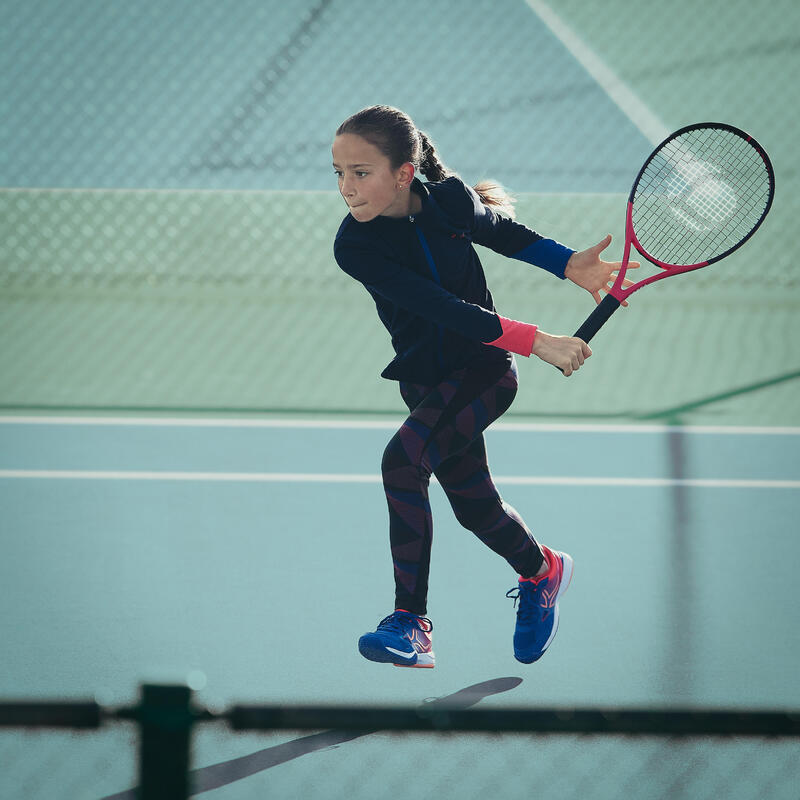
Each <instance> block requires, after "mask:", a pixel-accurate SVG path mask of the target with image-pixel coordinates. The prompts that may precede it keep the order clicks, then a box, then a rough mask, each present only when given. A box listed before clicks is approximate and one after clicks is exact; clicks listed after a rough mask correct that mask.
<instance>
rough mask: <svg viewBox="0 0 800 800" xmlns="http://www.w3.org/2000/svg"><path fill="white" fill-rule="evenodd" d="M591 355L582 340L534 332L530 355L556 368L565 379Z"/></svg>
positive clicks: (587, 346) (540, 331)
mask: <svg viewBox="0 0 800 800" xmlns="http://www.w3.org/2000/svg"><path fill="white" fill-rule="evenodd" d="M591 354H592V350H591V348H590V347H589V345H588V344H586V342H584V341H583V340H582V339H576V338H575V337H574V336H553V335H552V334H550V333H545V332H544V331H542V330H537V331H536V336H535V337H534V339H533V347H532V348H531V355H532V356H538V357H539V358H541V359H542V361H546V362H547V363H548V364H552V365H553V366H554V367H558V368H559V369H560V370H561V371H562V372H563V373H564V376H565V377H569V376H570V375H572V373H573V372H575V370H576V369H578V368H579V367H580V366H581V364H583V363H584V361H585V360H586V359H587V358H589V356H590V355H591Z"/></svg>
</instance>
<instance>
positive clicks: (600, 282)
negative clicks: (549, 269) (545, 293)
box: [564, 234, 640, 306]
mask: <svg viewBox="0 0 800 800" xmlns="http://www.w3.org/2000/svg"><path fill="white" fill-rule="evenodd" d="M610 244H611V234H609V235H608V236H606V238H605V239H603V240H602V241H601V242H598V243H597V244H596V245H595V246H594V247H590V248H588V249H587V250H581V251H579V252H575V253H573V254H572V255H571V256H570V257H569V261H567V268H566V269H565V270H564V275H565V277H567V278H569V279H570V280H571V281H572V282H573V283H576V284H577V285H578V286H580V287H581V288H582V289H586V291H587V292H589V294H591V295H592V297H594V301H595V303H599V302H600V301H601V300H602V297H601V296H600V292H608V290H609V289H610V288H611V286H612V285H613V283H614V281H615V280H616V278H617V274H618V272H619V268H620V266H621V264H622V262H621V261H603V259H601V258H600V253H602V252H603V250H605V249H606V247H608V246H609V245H610ZM639 266H640V265H639V262H638V261H630V262H628V269H637V268H638V267H639ZM632 283H633V281H629V280H628V279H627V278H626V279H625V280H624V281H623V282H622V286H623V287H627V286H630V285H631V284H632ZM622 305H623V306H627V305H628V303H627V301H625V300H623V301H622Z"/></svg>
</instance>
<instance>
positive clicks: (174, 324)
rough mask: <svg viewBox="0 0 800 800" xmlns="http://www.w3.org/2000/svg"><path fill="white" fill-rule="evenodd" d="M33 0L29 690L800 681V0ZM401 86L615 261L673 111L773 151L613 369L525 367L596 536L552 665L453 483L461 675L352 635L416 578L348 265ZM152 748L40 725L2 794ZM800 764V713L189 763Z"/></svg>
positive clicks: (446, 558)
mask: <svg viewBox="0 0 800 800" xmlns="http://www.w3.org/2000/svg"><path fill="white" fill-rule="evenodd" d="M0 12H2V17H3V19H4V20H6V21H7V22H8V23H9V24H4V25H3V26H1V27H0V415H2V416H0V509H2V511H1V512H0V529H1V531H2V556H1V557H0V585H2V586H3V596H4V600H5V604H4V609H5V613H4V614H2V615H0V641H2V642H3V657H2V663H3V669H2V670H0V699H3V698H10V697H21V696H27V697H34V698H53V699H56V698H64V697H92V696H95V695H96V696H97V697H98V698H99V699H101V700H102V702H103V703H109V704H116V703H126V702H129V701H132V700H133V698H134V697H135V696H136V692H137V690H138V686H139V684H140V683H141V682H142V681H146V680H155V681H165V680H167V681H169V680H180V681H184V680H187V676H190V675H191V676H193V677H192V680H193V681H196V682H197V685H198V687H201V688H198V691H197V696H198V699H199V701H201V702H203V703H206V704H209V705H211V706H213V707H221V706H224V705H226V704H229V703H231V702H234V701H244V702H281V703H284V702H285V703H293V702H326V703H327V702H330V703H338V702H354V703H371V702H391V703H404V704H419V703H422V702H423V701H425V700H426V699H430V698H441V697H449V696H451V695H454V694H458V693H462V695H463V692H464V690H467V694H469V693H470V692H471V693H472V694H471V695H470V696H473V698H477V697H480V698H481V699H480V704H481V705H484V706H488V707H492V706H497V707H501V706H502V707H507V706H517V705H520V706H543V705H544V706H548V705H558V706H564V707H577V706H582V705H588V706H592V705H611V706H615V707H616V706H620V707H621V706H629V705H636V706H642V707H654V708H675V707H679V706H688V707H691V708H695V707H707V706H710V707H733V708H737V709H742V710H746V709H764V708H770V709H779V710H787V709H798V708H800V688H799V687H800V684H798V681H797V663H798V659H799V658H800V639H799V638H798V635H797V632H796V629H797V622H798V618H800V615H799V614H798V612H799V611H800V608H799V607H798V600H797V592H796V590H795V585H796V580H795V572H796V566H795V565H796V563H797V562H798V556H800V545H798V540H797V535H796V531H797V520H798V518H800V491H799V489H800V433H799V432H800V393H799V392H798V387H800V355H798V352H799V351H798V349H797V348H796V347H795V346H794V344H793V343H794V341H795V339H796V327H797V321H798V318H799V317H800V265H799V264H798V261H797V259H796V258H795V257H794V251H795V249H796V248H795V242H794V238H795V237H794V230H795V228H796V220H797V218H798V216H800V178H799V177H798V172H797V168H796V166H795V160H796V159H795V149H796V138H797V136H796V132H797V130H798V126H799V125H800V111H799V109H800V102H798V101H800V96H799V95H798V89H797V83H796V81H795V80H794V79H793V76H795V75H797V74H798V71H800V38H798V34H797V30H798V28H799V27H800V6H798V5H797V3H796V2H791V1H790V0H779V1H778V2H772V3H769V4H760V5H759V4H753V3H747V2H744V0H732V1H731V0H726V1H725V2H723V0H711V2H707V3H704V4H697V3H696V2H691V1H690V0H678V1H677V2H673V3H660V4H659V3H655V2H650V1H649V0H648V1H647V2H642V3H638V4H636V5H635V7H634V6H632V5H630V4H626V3H622V2H617V1H616V0H615V1H614V2H611V3H606V4H604V5H603V6H602V7H600V6H598V5H597V4H596V3H589V2H585V1H584V0H561V2H559V3H557V4H556V3H550V4H547V3H544V2H540V0H527V2H525V1H523V0H476V2H470V3H460V2H456V0H433V2H431V0H404V2H402V3H395V2H391V1H390V0H378V1H377V2H376V0H296V1H295V0H293V2H291V3H285V2H279V1H278V0H268V1H267V2H255V0H247V1H246V2H240V3H231V4H225V3H223V4H220V3H217V2H214V0H171V2H169V3H166V4H165V3H163V2H161V0H141V2H137V3H135V4H128V5H126V6H125V7H124V8H122V7H121V6H119V5H118V4H97V3H89V4H87V3H85V2H78V0H69V2H62V3H55V2H43V3H28V4H23V3H11V2H10V1H9V0H0ZM398 31H403V32H405V34H407V35H405V36H404V38H403V40H402V52H403V58H404V59H405V61H404V63H406V64H407V65H408V68H407V69H402V70H398V69H397V67H396V64H397V52H398V36H397V32H398ZM376 54H380V55H381V57H376ZM377 102H382V103H383V102H385V103H391V104H393V105H397V106H399V107H401V108H404V109H405V110H407V111H408V112H409V113H411V114H412V116H413V117H414V119H415V120H416V122H417V123H418V125H419V126H420V128H422V129H424V130H426V131H427V132H428V133H429V134H430V135H431V136H432V138H433V139H434V141H436V143H437V146H438V147H439V149H440V151H441V153H442V155H443V157H444V160H445V162H446V163H447V164H448V165H449V166H451V167H452V168H453V169H454V170H456V171H458V172H459V173H460V174H461V175H462V176H463V177H464V178H465V179H466V180H467V181H470V182H475V181H477V180H479V179H481V178H484V177H487V176H488V177H495V178H497V179H499V180H501V181H503V182H504V183H505V184H506V185H507V186H508V187H509V189H511V191H512V192H513V193H514V194H515V195H516V196H517V198H518V204H517V217H518V219H519V220H520V221H522V222H525V223H526V224H528V225H530V226H531V227H533V228H535V229H536V230H537V231H539V232H540V233H542V234H544V235H548V236H552V237H553V238H556V239H559V240H560V241H563V242H564V243H566V244H569V245H571V246H573V247H576V248H584V247H587V246H590V245H592V244H594V243H595V242H597V241H599V240H600V239H601V238H602V237H603V236H604V235H605V234H606V233H612V234H613V235H614V242H613V244H612V245H611V247H610V248H609V253H610V255H611V256H613V257H615V258H618V257H619V256H620V255H621V250H622V243H623V241H622V240H623V222H624V209H625V200H626V196H627V192H628V190H629V187H630V184H631V182H632V180H633V178H634V176H635V174H636V171H637V170H638V168H639V166H640V165H641V163H642V161H643V159H644V158H645V157H646V155H647V154H648V153H649V152H650V151H651V149H652V147H653V145H654V144H655V143H656V142H657V141H658V140H659V139H660V138H662V137H663V136H665V135H666V134H667V133H668V132H669V131H670V130H674V129H677V128H678V127H681V126H683V125H686V124H689V123H693V122H700V121H706V120H718V121H723V122H729V123H732V124H734V125H737V126H739V127H742V128H744V129H745V130H747V131H748V132H750V133H751V134H752V135H753V136H755V137H756V138H757V139H758V140H759V141H760V142H761V144H762V145H763V146H764V147H765V148H766V150H767V151H768V152H769V154H770V156H771V158H772V161H773V164H774V167H775V172H776V187H777V189H776V198H775V202H774V205H773V208H772V210H771V212H770V215H769V217H768V218H767V220H766V221H765V223H764V225H763V226H762V228H761V229H760V230H759V232H758V233H757V235H756V236H755V237H754V238H753V240H752V241H751V242H748V243H747V245H746V246H745V247H744V248H742V250H741V251H739V252H737V253H736V254H734V256H732V257H730V258H728V259H725V260H724V261H723V262H720V263H719V264H716V265H713V266H712V267H710V268H709V269H707V270H701V271H699V272H697V273H693V274H691V275H687V276H682V277H679V278H677V279H675V280H670V281H666V282H663V283H661V284H660V285H658V286H654V287H649V288H647V289H645V290H644V291H643V292H641V293H640V294H637V295H635V296H634V297H633V298H632V301H631V306H630V308H629V309H625V310H621V311H620V312H619V313H618V314H617V315H615V317H614V319H613V320H612V321H610V322H609V324H608V325H607V326H606V327H605V328H604V329H603V330H602V331H601V332H600V333H599V334H598V336H597V337H596V338H595V339H594V340H593V342H592V347H593V349H594V356H593V357H592V359H591V360H590V361H589V362H588V364H587V366H586V368H584V369H581V371H580V372H579V373H578V374H577V375H575V376H574V377H572V378H570V379H569V380H565V379H563V378H562V377H561V376H559V375H558V374H557V372H556V371H555V370H553V369H552V368H550V367H549V366H547V365H545V364H542V363H541V362H538V361H536V360H525V359H519V368H520V376H521V387H520V392H519V394H518V396H517V399H516V401H515V403H514V405H513V406H512V408H511V410H510V411H509V412H508V414H507V415H506V416H505V418H504V420H503V421H502V422H501V423H498V424H497V425H496V426H494V427H493V428H492V429H491V430H490V431H489V433H488V442H489V451H490V459H491V461H490V463H491V465H492V469H493V472H494V474H495V475H496V478H497V483H498V485H499V487H500V489H501V491H502V493H503V495H504V497H505V499H506V500H507V501H508V502H509V503H511V504H512V505H513V506H514V507H515V508H516V509H517V510H518V511H519V512H520V513H521V514H522V515H523V517H524V518H525V519H526V520H527V522H528V523H529V525H530V526H531V528H532V529H533V531H534V533H535V535H536V536H537V537H538V538H540V539H541V540H542V541H543V542H545V543H547V544H550V545H552V546H554V547H557V548H561V549H564V550H566V551H567V552H569V553H571V554H572V555H573V557H574V558H575V564H576V572H575V578H574V581H573V585H572V586H571V587H570V590H569V592H568V593H567V595H566V596H565V598H564V601H563V604H562V627H561V629H560V631H559V634H558V637H557V639H556V641H555V643H554V645H553V647H552V650H551V651H550V652H549V653H548V654H547V655H546V657H545V658H544V659H542V661H541V662H539V663H537V664H535V665H532V666H528V667H526V666H523V665H521V664H519V663H517V662H516V661H514V659H513V655H512V650H511V634H512V630H513V621H514V612H513V609H512V604H511V601H510V600H508V599H507V598H506V597H505V596H504V595H505V591H506V590H507V589H509V588H511V586H513V584H514V576H513V575H512V574H510V571H509V568H508V567H507V565H505V563H504V562H502V561H501V560H499V559H498V558H497V557H496V556H494V555H493V554H492V553H490V552H489V551H488V550H486V549H485V548H483V547H482V546H481V545H480V544H479V543H478V542H477V540H475V539H474V538H473V537H472V536H471V535H470V534H469V533H468V532H466V531H464V530H462V529H460V528H459V526H458V525H457V523H456V522H455V520H454V519H453V518H452V515H451V512H450V510H449V507H448V506H447V504H446V502H445V501H444V498H443V495H442V493H441V492H440V491H439V490H438V487H435V486H434V487H433V488H432V492H431V496H432V503H433V508H434V519H435V530H436V534H435V543H434V554H433V562H432V580H431V596H430V616H431V617H432V618H433V620H434V624H435V648H436V653H437V666H436V669H435V670H432V671H431V670H397V669H394V668H391V667H381V666H378V665H375V664H372V663H368V662H366V661H365V660H363V659H361V658H360V656H359V655H358V653H357V651H356V646H355V643H356V640H357V638H358V636H359V635H360V634H361V633H363V632H365V631H367V630H369V629H371V628H374V626H375V624H376V623H377V622H378V620H379V619H381V617H383V616H384V615H385V614H386V613H388V612H389V610H390V606H391V603H392V585H391V562H390V559H389V552H388V533H387V530H386V527H387V525H386V517H387V514H386V509H385V500H384V496H383V492H382V490H381V485H380V478H379V467H380V456H381V453H382V450H383V447H384V445H385V442H386V441H388V439H389V438H390V436H391V435H392V431H393V430H394V429H395V427H396V426H397V425H398V424H399V422H400V421H401V412H402V403H401V400H400V398H399V395H398V392H397V387H396V385H395V384H393V383H390V382H388V381H383V380H381V379H380V378H379V377H378V375H379V373H380V371H381V369H382V368H383V366H384V365H385V364H386V363H387V362H388V361H389V360H390V358H391V357H392V353H391V347H390V344H389V342H388V337H387V336H386V335H385V331H384V330H383V329H382V328H381V327H380V324H379V322H378V320H377V317H376V315H375V309H374V305H373V303H372V301H371V299H370V298H369V296H368V295H367V294H366V293H365V292H364V291H363V289H362V288H361V287H360V286H358V285H357V284H355V283H354V282H353V281H352V280H350V279H349V278H347V276H345V275H344V274H343V273H342V272H340V271H339V270H338V268H337V267H336V264H335V262H334V260H333V255H332V242H333V237H334V235H335V233H336V230H337V227H338V225H339V223H340V221H341V219H342V216H343V213H344V210H345V209H344V206H343V204H342V201H341V198H340V197H339V196H338V194H337V193H336V191H335V183H334V176H333V174H332V171H331V168H330V142H331V138H332V135H333V131H334V130H335V128H336V126H337V125H338V124H339V122H341V120H342V119H343V118H344V117H345V116H347V115H349V114H350V113H352V112H353V111H355V110H357V109H358V108H360V107H362V106H364V105H367V104H371V103H377ZM480 256H481V259H482V261H483V263H484V266H485V269H486V273H487V278H488V281H489V285H490V288H491V290H492V293H493V296H494V299H495V304H496V306H497V308H498V311H499V312H500V313H502V314H504V315H505V316H508V317H512V318H516V319H522V320H525V321H530V322H535V323H537V324H538V325H540V327H542V328H543V329H544V330H548V331H550V332H553V333H572V332H573V331H574V330H575V329H576V328H577V327H578V325H579V324H580V323H581V322H582V321H583V319H584V318H585V317H586V315H587V313H588V312H589V311H590V310H591V306H592V301H591V299H590V298H589V296H588V295H586V294H585V293H584V292H582V291H580V290H579V289H577V288H576V287H574V286H571V285H568V284H564V283H561V282H559V281H557V280H556V279H555V278H553V277H552V276H550V275H548V274H546V273H544V272H539V271H537V270H535V269H532V268H531V267H529V266H528V265H525V264H521V263H519V262H513V261H510V260H507V259H503V258H500V257H498V256H496V255H495V254H493V253H489V252H486V251H483V250H481V251H480ZM201 673H202V675H203V676H204V678H203V679H202V680H201V679H200V677H199V675H200V674H201ZM475 687H477V688H475ZM486 687H493V688H492V689H491V690H489V689H487V688H486ZM482 693H483V694H482ZM459 696H461V695H459ZM531 743H533V746H531ZM135 757H136V750H135V731H134V729H133V728H132V727H131V728H129V727H126V726H124V725H122V726H116V727H110V728H106V729H104V730H101V731H99V732H97V733H86V734H65V733H58V732H32V731H11V732H8V731H6V732H3V733H2V735H0V762H2V764H3V769H2V770H1V771H0V797H2V798H3V799H4V800H5V798H6V797H8V798H9V800H18V799H19V800H23V799H24V800H38V798H42V800H44V798H47V800H52V798H58V799H59V800H60V799H61V798H64V800H73V798H74V799H75V800H83V798H95V800H97V798H100V797H101V796H102V797H117V798H120V799H121V798H123V797H124V798H126V800H132V798H133V793H132V792H131V789H132V787H133V786H134V785H135V783H136V764H135ZM797 763H800V762H798V752H797V743H796V741H791V740H790V741H781V740H775V741H766V740H755V741H745V740H738V739H737V740H732V741H723V740H717V739H709V740H699V741H698V740H692V741H683V740H666V741H655V740H651V739H647V738H643V737H636V738H625V737H616V738H615V737H603V736H596V737H595V736H566V737H547V736H539V737H535V738H534V739H528V738H525V737H504V736H474V737H471V736H452V737H445V738H443V739H442V738H439V739H436V740H434V739H432V738H430V737H425V736H419V737H409V738H407V739H404V738H401V737H393V736H389V735H388V734H378V733H372V734H368V735H367V734H363V735H362V734H358V735H355V734H354V735H350V736H346V735H344V734H336V733H335V732H333V733H332V732H320V733H318V734H307V735H306V734H298V735H294V734H292V733H287V734H270V735H263V736H261V735H254V734H253V735H251V734H247V735H245V734H233V733H231V732H230V731H226V730H224V729H222V728H221V726H217V725H209V726H208V727H206V728H203V729H202V730H199V731H198V732H197V735H196V737H195V749H194V758H193V767H194V769H195V770H196V773H195V776H194V777H195V794H204V795H205V796H208V797H209V798H219V800H237V799H238V798H241V799H242V800H244V798H251V797H258V798H262V797H280V798H294V797H302V798H304V800H310V799H311V798H317V797H318V798H320V800H328V798H333V797H347V798H348V799H349V800H350V799H355V798H367V797H370V798H374V797H393V796H405V795H407V794H414V795H415V796H419V797H421V798H424V797H434V798H440V799H442V800H445V799H446V800H449V798H451V797H453V798H455V797H457V798H458V799H459V800H465V798H470V797H486V796H491V795H493V794H496V795H497V796H502V797H503V798H505V799H506V800H512V799H515V798H523V797H529V796H530V793H531V785H530V783H529V782H528V781H535V782H536V785H537V787H539V788H541V787H542V786H546V787H547V790H548V794H550V795H551V796H554V797H559V798H560V797H564V798H580V799H581V800H611V799H612V798H619V797H623V796H630V797H632V798H637V800H638V798H642V799H643V800H650V798H653V800H656V798H662V797H670V798H686V800H695V798H699V797H720V798H726V800H728V799H729V798H732V799H733V800H740V799H741V800H745V798H759V800H761V798H768V799H769V800H772V798H778V799H779V800H784V798H785V799H786V800H789V799H790V798H792V800H793V799H794V798H795V797H796V786H797V781H798V775H797ZM521 764H524V767H523V766H521ZM412 766H413V770H414V781H420V783H416V782H413V781H412V780H411V779H410V778H409V774H410V770H412ZM321 776H322V778H324V780H321ZM420 776H422V777H421V778H420Z"/></svg>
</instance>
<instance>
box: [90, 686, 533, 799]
mask: <svg viewBox="0 0 800 800" xmlns="http://www.w3.org/2000/svg"><path fill="white" fill-rule="evenodd" d="M521 683H522V678H494V679H493V680H488V681H482V682H481V683H475V684H473V685H472V686H467V687H466V688H465V689H460V690H459V691H457V692H454V693H453V694H448V695H445V696H444V697H438V698H436V699H435V700H430V701H428V702H426V703H425V707H426V708H430V707H433V706H437V705H440V706H446V707H447V708H470V707H471V706H474V705H475V704H476V703H479V702H480V701H481V700H483V699H484V698H485V697H489V696H490V695H493V694H500V693H501V692H507V691H509V690H511V689H514V688H515V687H517V686H519V685H520V684H521ZM377 732H378V731H377V730H371V731H337V730H331V731H322V732H321V733H314V734H311V735H310V736H303V737H301V738H299V739H293V740H292V741H290V742H284V743H283V744H279V745H276V746H274V747H268V748H266V749H265V750H258V751H257V752H255V753H251V754H250V755H247V756H241V757H239V758H234V759H231V760H230V761H222V762H220V763H219V764H212V765H211V766H208V767H201V768H200V769H196V770H193V771H192V772H191V774H190V777H191V786H192V790H191V794H192V795H197V794H202V793H203V792H209V791H211V790H212V789H219V788H221V787H223V786H228V785H229V784H231V783H235V782H236V781H240V780H243V779H244V778H249V777H250V776H251V775H255V774H256V773H258V772H263V771H264V770H267V769H270V767H276V766H278V765H279V764H285V763H286V762H287V761H292V760H293V759H295V758H300V757H301V756H305V755H308V754H309V753H314V752H317V751H318V750H324V749H325V748H327V747H332V746H334V745H339V744H344V743H345V742H351V741H353V740H354V739H359V738H361V737H362V736H369V735H370V734H372V733H377ZM136 797H137V789H136V788H133V789H128V790H127V791H124V792H119V793H117V794H112V795H108V796H106V797H104V798H102V800H136Z"/></svg>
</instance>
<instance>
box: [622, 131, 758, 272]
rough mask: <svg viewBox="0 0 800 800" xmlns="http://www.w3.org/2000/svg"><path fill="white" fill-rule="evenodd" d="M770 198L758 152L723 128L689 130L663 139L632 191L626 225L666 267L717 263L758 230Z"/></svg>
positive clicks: (652, 255)
mask: <svg viewBox="0 0 800 800" xmlns="http://www.w3.org/2000/svg"><path fill="white" fill-rule="evenodd" d="M769 198H770V177H769V171H768V169H767V167H766V164H765V162H764V158H763V156H762V155H761V152H760V151H759V150H758V149H756V148H755V147H754V146H753V145H752V144H751V143H750V142H748V141H747V140H746V139H744V138H742V137H741V136H739V135H738V134H736V133H734V132H732V131H729V130H727V129H724V128H695V129H692V130H689V131H687V132H686V133H684V134H682V135H680V136H678V137H676V138H674V139H671V140H669V141H667V142H666V143H665V144H664V145H663V146H662V147H661V148H660V149H659V150H658V151H657V152H656V153H654V154H653V156H651V158H650V160H649V161H648V163H647V164H646V166H645V168H644V169H643V171H642V173H641V175H640V177H639V181H638V184H637V187H636V190H635V192H634V200H633V228H634V231H635V233H636V237H637V239H638V241H639V243H640V244H641V246H642V248H643V249H644V250H645V251H646V252H647V254H648V255H650V256H651V257H652V258H653V259H655V260H657V261H663V262H664V263H666V264H676V265H677V264H680V265H688V264H696V263H701V262H705V261H710V260H712V259H715V258H719V257H721V256H722V255H724V254H726V253H727V252H728V251H730V250H731V249H733V248H735V247H736V246H737V245H738V244H739V243H740V242H741V241H742V240H743V239H745V238H746V237H747V236H749V235H750V233H751V232H752V231H753V230H754V229H755V228H756V227H757V226H758V224H759V223H760V221H761V219H762V218H763V216H764V214H765V213H766V209H767V207H768V202H769Z"/></svg>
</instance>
